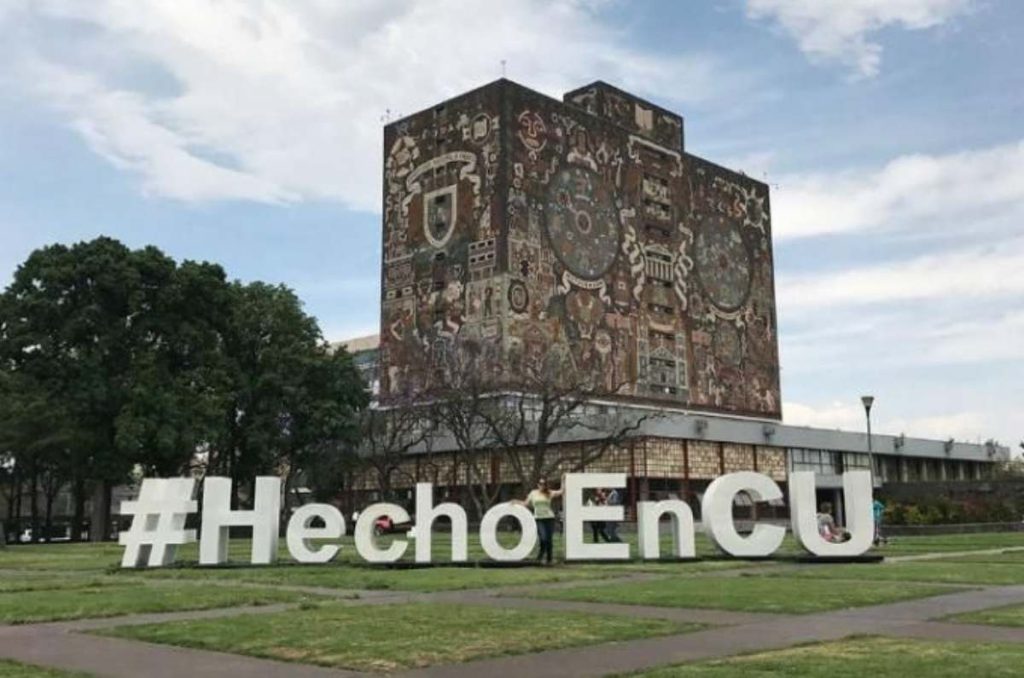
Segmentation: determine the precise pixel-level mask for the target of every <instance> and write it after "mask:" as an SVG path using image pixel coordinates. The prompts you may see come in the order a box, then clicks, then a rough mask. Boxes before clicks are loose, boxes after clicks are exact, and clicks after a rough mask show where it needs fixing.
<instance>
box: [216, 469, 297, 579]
mask: <svg viewBox="0 0 1024 678" xmlns="http://www.w3.org/2000/svg"><path fill="white" fill-rule="evenodd" d="M280 522H281V479H280V478H278V477H277V476H259V477H257V478H256V497H255V500H254V501H253V510H252V511H232V510H231V479H230V478H216V477H211V478H207V479H206V480H205V481H204V482H203V521H202V534H201V535H200V537H199V564H200V565H219V564H221V563H225V562H227V560H228V532H229V529H230V528H231V527H232V526H234V525H251V526H252V556H251V558H250V562H251V563H252V564H253V565H269V564H271V563H273V562H275V561H276V560H277V531H278V527H279V525H280Z"/></svg>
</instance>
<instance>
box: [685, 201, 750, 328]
mask: <svg viewBox="0 0 1024 678" xmlns="http://www.w3.org/2000/svg"><path fill="white" fill-rule="evenodd" d="M696 259H697V274H698V275H699V276H700V282H701V286H702V287H703V288H704V291H705V292H707V295H708V298H709V299H710V300H711V303H713V304H714V305H715V306H717V307H718V308H720V309H722V310H723V311H735V310H737V309H738V308H739V307H740V306H742V305H743V303H744V302H745V301H746V300H747V296H748V295H749V294H750V281H751V270H752V263H751V260H750V252H749V251H748V250H747V247H746V245H745V244H744V242H743V235H742V233H741V232H740V227H739V225H738V224H736V223H735V222H733V221H731V220H727V219H723V218H721V217H717V218H705V219H704V221H703V223H702V224H701V227H700V230H699V231H698V233H697V242H696Z"/></svg>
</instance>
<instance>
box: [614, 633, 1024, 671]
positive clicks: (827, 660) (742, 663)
mask: <svg viewBox="0 0 1024 678" xmlns="http://www.w3.org/2000/svg"><path fill="white" fill-rule="evenodd" d="M1022 666H1024V645H1017V644H1009V643H965V642H949V641H932V640H903V639H890V638H849V639H847V640H840V641H834V642H829V643H815V644H813V645H801V646H798V647H793V648H789V649H785V650H774V651H771V652H759V653H757V654H750V655H743V656H739V657H732V658H729V659H720V660H715V661H706V662H700V663H696V664H685V665H679V666H670V667H665V668H660V669H655V670H653V671H646V672H643V673H637V674H633V675H635V676H638V677H639V676H642V677H643V678H733V677H738V678H769V677H773V676H791V677H794V678H863V677H864V676H871V677H872V678H907V677H909V676H928V678H962V677H963V676H967V675H970V676H985V678H1000V677H1002V676H1006V677H1009V676H1020V675H1021V667H1022Z"/></svg>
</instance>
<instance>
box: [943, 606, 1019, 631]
mask: <svg viewBox="0 0 1024 678" xmlns="http://www.w3.org/2000/svg"><path fill="white" fill-rule="evenodd" d="M949 621H955V622H963V623H965V624H989V625H991V626H1018V627H1019V626H1024V605H1007V606H1006V607H994V608H991V609H988V610H979V611H977V612H966V613H964V614H958V615H955V616H952V617H949Z"/></svg>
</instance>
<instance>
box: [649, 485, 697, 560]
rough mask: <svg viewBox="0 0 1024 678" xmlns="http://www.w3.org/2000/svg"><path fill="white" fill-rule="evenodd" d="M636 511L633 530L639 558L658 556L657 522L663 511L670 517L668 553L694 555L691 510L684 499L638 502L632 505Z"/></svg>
mask: <svg viewBox="0 0 1024 678" xmlns="http://www.w3.org/2000/svg"><path fill="white" fill-rule="evenodd" d="M636 512H637V514H636V532H637V538H638V540H639V544H638V545H639V547H640V557H641V558H643V559H644V560H657V559H658V558H660V557H661V534H660V529H659V523H660V522H661V517H662V516H663V515H665V514H666V513H667V514H668V515H669V516H670V517H671V519H672V527H671V529H672V555H674V556H675V557H676V558H693V557H694V556H696V554H697V550H696V548H695V547H694V543H693V511H691V510H690V506H689V505H688V504H687V503H686V502H685V501H680V500H679V499H666V500H665V501H641V502H639V503H637V505H636Z"/></svg>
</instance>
